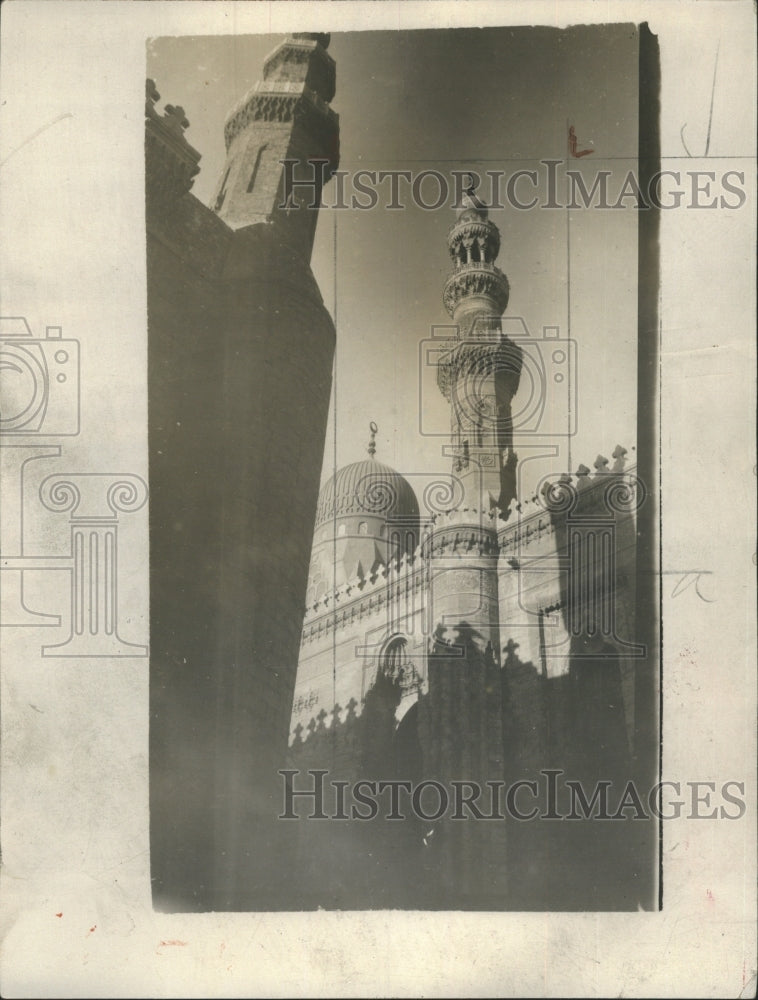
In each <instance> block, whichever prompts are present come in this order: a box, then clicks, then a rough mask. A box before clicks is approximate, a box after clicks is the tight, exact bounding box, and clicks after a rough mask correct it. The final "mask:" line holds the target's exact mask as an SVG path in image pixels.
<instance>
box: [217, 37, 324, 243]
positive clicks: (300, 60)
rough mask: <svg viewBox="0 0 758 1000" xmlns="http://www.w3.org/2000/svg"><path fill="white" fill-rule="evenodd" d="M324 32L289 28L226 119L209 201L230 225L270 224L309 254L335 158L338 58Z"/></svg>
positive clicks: (237, 226) (236, 227) (232, 226)
mask: <svg viewBox="0 0 758 1000" xmlns="http://www.w3.org/2000/svg"><path fill="white" fill-rule="evenodd" d="M329 37H330V36H329V35H327V34H294V35H291V36H289V37H288V38H287V39H286V40H285V41H284V42H282V43H281V44H280V45H279V46H277V48H276V49H274V51H273V52H272V53H271V54H270V55H269V56H268V58H267V59H266V61H265V63H264V64H263V79H262V80H259V81H258V83H256V84H255V86H254V87H253V89H252V90H251V91H249V93H247V94H246V95H245V97H244V98H243V99H242V101H241V102H240V103H239V104H238V105H237V107H236V108H234V109H233V110H232V112H231V114H230V115H229V117H228V118H227V120H226V124H225V126H224V139H225V141H226V163H225V164H224V169H223V170H222V172H221V177H220V180H219V184H218V187H217V189H216V193H215V196H214V199H213V201H212V202H211V207H212V208H213V210H214V211H215V212H216V213H217V214H218V215H219V216H220V218H222V219H223V220H224V222H226V224H227V225H228V226H230V227H231V228H232V229H241V228H243V227H245V226H250V225H254V224H255V223H271V222H273V223H275V224H276V225H277V227H278V228H279V229H280V231H281V232H282V234H283V235H286V237H288V239H289V241H290V242H291V243H292V244H293V245H294V246H296V247H298V248H299V249H300V250H301V252H302V253H304V255H305V256H306V257H307V258H310V254H311V250H312V248H313V237H314V234H315V231H316V219H317V217H318V209H319V206H320V204H321V190H322V187H323V185H324V184H325V183H326V182H327V181H328V180H329V178H330V177H331V176H332V174H333V173H334V171H335V170H336V169H337V166H338V164H339V116H338V115H337V114H335V112H334V111H332V109H331V107H330V106H329V102H330V101H331V100H332V98H333V97H334V92H335V79H336V73H335V63H334V60H333V59H332V57H331V56H330V55H329V53H328V52H327V51H326V50H327V48H328V46H329Z"/></svg>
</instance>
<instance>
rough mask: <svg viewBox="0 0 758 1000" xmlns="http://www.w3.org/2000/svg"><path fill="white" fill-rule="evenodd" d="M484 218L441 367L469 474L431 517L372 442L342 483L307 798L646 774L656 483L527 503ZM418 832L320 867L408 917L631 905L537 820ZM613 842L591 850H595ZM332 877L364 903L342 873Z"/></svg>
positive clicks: (330, 486) (301, 716)
mask: <svg viewBox="0 0 758 1000" xmlns="http://www.w3.org/2000/svg"><path fill="white" fill-rule="evenodd" d="M462 202H463V203H462V205H461V207H460V208H459V209H458V211H457V215H456V219H455V222H454V224H453V226H452V228H451V229H450V232H449V235H448V240H447V249H448V251H449V255H450V266H451V270H450V275H449V277H448V279H447V281H446V283H445V286H444V289H443V302H444V305H445V306H446V308H447V310H448V312H449V314H450V316H451V318H452V321H453V324H454V329H455V330H456V331H457V336H456V337H455V339H453V340H451V342H449V343H448V344H446V345H445V350H444V351H443V352H442V353H441V355H440V360H439V363H438V370H437V382H438V386H439V389H440V391H441V392H442V393H443V395H444V397H445V399H446V400H447V401H448V403H449V406H450V427H451V434H450V449H449V453H450V455H451V459H452V467H451V471H450V476H449V479H447V480H444V481H441V482H438V483H436V484H430V485H429V486H427V488H426V489H425V490H424V495H423V497H422V498H421V503H419V498H418V497H417V496H416V494H415V492H414V490H413V488H412V487H411V485H410V483H409V481H408V479H407V478H405V477H404V476H403V475H401V474H400V473H398V472H397V471H395V470H394V469H392V468H390V467H389V466H387V465H385V464H383V463H382V462H380V461H378V460H377V457H376V445H375V434H376V426H375V425H374V424H373V423H372V424H371V425H370V428H371V439H370V442H369V445H368V454H367V456H366V457H365V458H364V459H362V460H360V461H357V462H354V463H352V464H350V465H347V466H345V467H344V468H342V469H339V470H338V471H337V472H336V474H335V475H334V476H332V477H331V478H330V479H329V480H328V481H327V482H326V483H325V485H324V486H323V488H322V490H321V493H320V496H319V501H318V508H317V513H316V521H315V529H314V536H313V545H312V554H311V563H310V570H309V578H308V590H307V596H306V604H307V607H306V612H305V618H304V624H303V633H302V640H301V651H300V658H299V664H298V671H297V679H296V685H295V693H294V701H293V710H292V721H291V730H290V751H289V765H288V766H289V768H290V769H291V770H292V771H296V772H298V773H297V774H295V775H293V778H294V784H293V786H292V787H295V785H299V786H302V787H305V788H307V787H309V786H308V780H309V779H308V775H309V773H310V772H309V769H311V770H313V769H318V768H322V769H324V770H325V771H326V772H327V774H328V779H327V780H332V779H333V778H337V779H338V780H342V781H345V782H347V786H346V787H350V788H353V787H354V786H355V783H356V782H358V781H361V780H364V781H365V780H368V779H369V777H371V776H374V777H376V778H378V779H379V780H385V781H388V780H392V779H394V780H407V781H408V782H410V783H411V785H412V783H413V782H414V781H436V782H438V783H442V784H444V783H445V782H447V783H450V782H455V781H458V782H474V783H477V784H478V785H480V786H481V787H486V783H487V782H497V781H503V782H508V781H515V780H522V781H523V780H529V779H530V778H532V779H533V778H534V777H535V776H537V777H539V775H540V774H541V773H542V770H543V769H548V768H559V769H562V770H564V771H565V772H567V773H569V772H570V773H571V774H572V776H574V777H577V776H580V778H581V780H583V781H585V782H587V781H590V782H591V780H592V778H593V776H594V777H596V778H597V779H598V780H601V779H602V778H606V779H611V780H616V781H618V780H620V779H621V777H622V776H623V775H625V774H627V773H629V772H630V768H631V764H632V760H633V758H634V755H635V746H634V741H635V661H636V658H637V657H638V656H639V654H640V647H639V645H638V644H636V643H635V642H634V641H633V636H634V628H635V615H634V607H635V579H636V577H635V551H636V535H635V512H636V508H637V506H638V505H639V503H640V502H641V501H642V500H643V499H644V497H643V495H642V494H641V492H640V490H641V484H640V483H639V481H638V480H637V478H636V476H635V474H634V467H633V465H632V464H631V463H628V461H627V457H628V454H627V451H626V450H625V449H624V448H622V447H617V448H616V450H615V451H614V453H613V456H612V457H611V458H610V459H609V458H606V457H604V456H601V455H600V456H598V457H597V459H596V461H595V463H594V471H593V472H592V473H591V472H590V469H589V468H587V467H586V466H583V465H582V466H579V468H578V469H577V472H576V475H575V476H573V477H572V476H567V475H565V474H563V475H555V476H546V477H545V478H544V479H543V481H542V482H541V483H540V484H539V487H538V491H537V493H536V494H535V495H533V496H531V497H519V496H517V466H518V456H517V453H516V450H515V445H516V444H517V441H518V421H517V420H514V414H513V412H512V411H513V400H514V397H515V395H516V392H517V389H518V387H519V380H520V377H521V374H522V367H523V364H524V351H523V349H522V346H521V345H520V344H519V342H518V341H517V340H515V339H512V338H510V337H509V336H508V335H506V334H505V333H504V332H503V325H502V320H501V317H502V314H503V313H504V311H505V309H506V308H507V304H508V297H509V284H508V279H507V277H506V275H505V274H504V273H503V272H502V271H501V270H500V268H499V267H498V266H497V264H496V260H497V257H498V251H499V247H500V234H499V232H498V229H497V227H496V226H495V224H494V223H493V222H492V221H491V220H490V219H489V217H488V211H487V208H486V207H485V206H484V205H483V204H481V203H480V202H479V201H478V199H477V198H476V196H475V195H474V194H473V193H471V192H468V193H466V194H464V196H463V199H462ZM629 776H630V777H631V774H629ZM304 779H306V780H304ZM425 816H426V812H424V814H423V816H422V817H420V819H423V818H424V817H425ZM414 823H415V824H416V829H415V835H414V833H411V832H409V829H407V828H406V829H405V830H404V833H403V835H402V837H400V836H399V835H398V836H397V837H395V838H394V840H393V837H392V836H391V835H389V834H388V833H387V831H386V829H385V830H383V831H382V833H381V836H379V841H380V843H379V844H376V843H373V841H372V838H371V837H370V836H367V835H364V832H363V831H362V830H361V831H360V832H359V834H358V835H356V834H355V832H354V830H349V831H348V832H347V833H343V831H340V832H339V833H338V834H335V832H334V831H333V830H329V831H328V832H327V833H326V834H325V838H326V839H325V842H324V844H322V849H323V857H322V859H321V861H320V862H319V863H318V864H317V865H315V866H314V867H312V868H311V870H312V871H316V872H318V873H321V874H323V873H325V872H328V871H332V869H333V868H334V862H335V860H338V864H337V867H338V870H339V872H342V873H344V872H345V870H346V869H347V868H349V867H350V865H352V867H353V869H354V870H353V872H352V876H351V879H350V881H349V886H350V888H349V889H347V890H346V900H348V901H349V900H351V899H352V898H353V896H354V895H355V893H356V888H355V887H356V885H359V884H361V877H363V885H364V891H365V892H366V893H367V894H368V895H373V896H374V897H375V896H376V894H377V893H379V894H380V895H382V894H385V895H386V894H389V898H391V899H401V900H402V899H405V900H406V902H405V904H404V905H413V903H414V902H415V904H416V905H418V903H419V900H420V899H424V900H426V902H427V904H428V905H445V906H451V905H467V906H478V907H487V906H491V907H494V908H501V907H502V906H503V905H506V906H514V905H516V901H517V900H518V901H519V902H518V905H519V906H522V907H532V906H536V905H548V904H549V905H551V906H555V905H556V904H558V905H560V900H561V899H563V900H564V901H568V902H569V903H570V902H571V901H572V900H573V903H574V905H575V906H577V907H579V908H581V907H584V906H586V907H587V908H598V907H600V908H604V907H606V906H610V905H611V899H612V898H614V899H616V900H617V902H618V893H617V892H616V889H617V888H618V886H617V885H615V883H614V885H612V886H610V887H609V885H608V884H607V882H606V883H604V884H603V885H602V886H598V885H597V880H596V879H592V878H590V877H589V873H588V871H587V870H584V869H582V867H581V866H578V867H575V870H574V873H573V875H572V877H571V878H569V879H568V882H569V883H570V885H569V887H568V888H567V885H566V862H567V860H568V859H567V857H566V855H565V850H566V849H567V843H568V840H571V839H572V838H568V840H567V839H566V838H558V840H557V841H556V839H555V838H546V837H544V836H542V834H543V833H544V832H545V831H544V830H535V829H529V830H526V831H525V830H524V829H523V827H525V826H526V825H527V824H523V823H522V824H521V828H519V825H518V824H515V823H513V824H511V826H513V827H514V829H510V828H509V827H508V826H507V824H502V825H501V826H500V828H499V829H498V828H497V826H496V825H494V824H489V825H488V824H487V823H486V822H484V821H481V820H480V821H479V822H478V823H477V822H469V823H468V824H466V823H464V822H458V823H457V824H456V823H454V822H452V821H450V820H449V818H448V820H447V821H446V820H445V818H442V819H441V820H440V822H439V823H436V822H435V823H424V822H420V821H419V817H415V818H411V819H409V820H408V825H410V826H411V827H412V826H413V824H414ZM387 825H388V824H385V826H387ZM596 825H597V824H596ZM353 826H354V827H355V826H360V823H358V824H353ZM543 826H544V824H543ZM312 827H313V824H311V825H310V826H308V824H304V826H303V830H304V832H303V835H302V838H301V839H304V842H305V846H304V848H303V849H304V851H305V856H306V857H307V858H312V851H313V850H314V849H315V846H314V845H315V844H316V843H317V841H318V839H319V835H318V834H316V833H314V832H313V829H312ZM593 833H594V830H585V831H584V836H583V842H584V844H585V846H586V845H587V843H588V841H589V839H591V835H592V834H593ZM388 837H389V841H388ZM414 837H415V839H414ZM572 837H573V833H572ZM335 838H336V842H337V843H340V847H339V849H338V850H336V848H335ZM356 838H357V839H356ZM605 839H606V840H607V838H605ZM342 840H344V843H342ZM443 845H444V846H443ZM627 847H628V845H625V847H624V852H626V850H627ZM574 848H575V844H573V843H572V851H573V849H574ZM335 851H336V853H335ZM382 851H384V855H383V854H382ZM598 851H599V854H598ZM590 853H591V854H592V855H593V861H592V867H593V869H594V870H595V871H596V870H597V867H598V865H599V867H600V869H603V868H604V867H606V866H608V865H609V864H610V865H612V866H613V867H614V868H615V874H616V875H618V873H619V870H620V869H619V860H618V857H615V858H614V860H613V861H612V862H611V858H612V857H613V855H614V852H613V851H609V850H608V846H607V844H606V843H605V841H604V842H603V847H602V850H600V848H598V849H597V850H595V851H591V852H590ZM369 855H370V856H371V857H372V858H374V857H380V858H381V857H384V858H385V860H384V861H383V862H380V863H379V867H378V872H379V875H378V877H374V878H372V877H371V876H370V875H368V874H367V873H368V872H371V871H372V867H371V865H370V864H368V863H367V862H368V857H369ZM388 857H390V858H391V862H388V861H387V860H386V858H388ZM558 857H560V858H561V861H560V863H558V862H557V861H556V858H558ZM626 860H627V864H628V858H627V859H626ZM621 867H622V868H625V866H621ZM551 870H552V874H550V872H551ZM419 873H425V874H421V875H419ZM546 873H547V874H546ZM374 875H375V876H376V875H377V873H376V872H374ZM329 880H330V885H332V886H335V885H340V884H342V883H341V881H340V879H339V878H338V877H337V876H336V874H335V873H334V872H333V871H332V874H331V875H330V876H329ZM611 881H612V882H613V880H611ZM333 891H334V892H335V893H336V895H335V900H336V901H342V902H343V903H345V900H341V897H340V892H339V890H336V889H335V890H333ZM393 893H394V895H393ZM406 897H407V898H406ZM345 905H346V904H345ZM626 905H629V906H631V905H635V906H636V896H635V897H634V898H632V897H631V896H630V897H629V898H628V899H627V900H626ZM621 908H624V903H623V902H621Z"/></svg>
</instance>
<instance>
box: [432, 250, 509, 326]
mask: <svg viewBox="0 0 758 1000" xmlns="http://www.w3.org/2000/svg"><path fill="white" fill-rule="evenodd" d="M509 295H510V286H509V284H508V279H507V277H506V276H505V274H503V272H502V271H501V270H500V268H499V267H497V266H496V265H495V264H489V263H486V262H484V261H476V262H473V263H470V264H460V265H459V266H458V267H456V269H455V270H454V271H453V273H452V274H451V275H450V277H449V278H448V279H447V281H446V282H445V289H444V291H443V293H442V300H443V302H444V303H445V308H446V309H447V311H448V312H449V313H450V315H451V316H452V317H453V318H455V315H456V313H457V312H458V310H459V309H460V307H461V306H466V312H469V311H481V312H483V313H489V314H496V315H498V316H502V314H503V313H504V312H505V310H506V308H507V306H508V298H509Z"/></svg>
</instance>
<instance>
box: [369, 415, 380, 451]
mask: <svg viewBox="0 0 758 1000" xmlns="http://www.w3.org/2000/svg"><path fill="white" fill-rule="evenodd" d="M368 429H369V430H370V431H371V438H370V439H369V443H368V453H369V456H370V457H371V458H373V457H374V455H376V433H377V431H378V430H379V428H378V427H377V426H376V424H375V423H374V421H373V420H372V421H371V423H370V424H369V425H368Z"/></svg>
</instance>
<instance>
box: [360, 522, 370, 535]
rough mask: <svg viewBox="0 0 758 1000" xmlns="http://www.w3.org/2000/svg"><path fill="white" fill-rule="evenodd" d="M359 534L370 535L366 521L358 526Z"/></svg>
mask: <svg viewBox="0 0 758 1000" xmlns="http://www.w3.org/2000/svg"><path fill="white" fill-rule="evenodd" d="M358 534H359V535H367V534H368V523H367V522H366V521H361V522H360V524H359V525H358Z"/></svg>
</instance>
